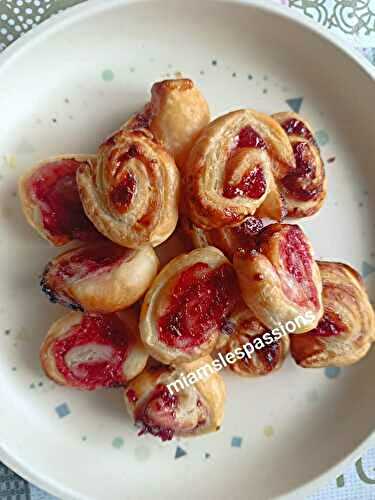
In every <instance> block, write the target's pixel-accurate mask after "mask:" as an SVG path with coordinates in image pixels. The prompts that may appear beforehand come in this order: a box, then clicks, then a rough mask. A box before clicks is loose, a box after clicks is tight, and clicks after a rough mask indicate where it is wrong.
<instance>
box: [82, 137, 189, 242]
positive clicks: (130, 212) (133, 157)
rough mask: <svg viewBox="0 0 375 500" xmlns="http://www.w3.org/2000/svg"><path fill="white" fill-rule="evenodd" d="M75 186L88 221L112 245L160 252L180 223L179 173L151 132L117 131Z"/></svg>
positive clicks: (85, 169)
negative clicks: (148, 247) (154, 248)
mask: <svg viewBox="0 0 375 500" xmlns="http://www.w3.org/2000/svg"><path fill="white" fill-rule="evenodd" d="M77 183H78V188H79V192H80V196H81V199H82V203H83V206H84V209H85V212H86V214H87V216H88V217H89V218H90V219H91V220H92V222H93V223H94V224H95V226H96V227H97V229H98V230H99V231H100V232H101V233H102V234H104V235H105V236H106V237H107V238H109V239H110V240H112V241H113V242H115V243H117V244H119V245H122V246H125V247H128V248H137V247H139V246H141V245H143V244H150V245H152V246H157V245H159V244H160V243H162V242H163V241H165V240H166V239H167V238H168V237H169V236H170V235H171V234H172V233H173V231H174V229H175V227H176V224H177V219H178V200H179V172H178V169H177V167H176V164H175V162H174V160H173V158H172V157H171V156H170V155H169V154H168V153H167V152H166V151H165V150H164V148H163V147H162V146H160V145H159V144H157V143H156V142H155V141H154V140H153V138H152V135H151V134H150V132H148V131H146V130H142V131H137V130H136V131H127V130H119V131H118V132H116V133H114V134H113V135H112V136H111V137H109V138H108V139H107V140H106V142H104V144H102V145H101V146H100V148H99V152H98V157H97V163H96V166H95V165H88V164H87V165H82V166H81V167H80V168H79V169H78V171H77Z"/></svg>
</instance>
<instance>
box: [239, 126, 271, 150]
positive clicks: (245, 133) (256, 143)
mask: <svg viewBox="0 0 375 500" xmlns="http://www.w3.org/2000/svg"><path fill="white" fill-rule="evenodd" d="M266 147H267V146H266V143H265V142H264V140H263V139H262V138H261V137H260V135H259V134H258V133H257V132H255V130H254V129H253V128H252V127H245V128H243V129H242V130H241V131H240V133H239V134H238V138H237V141H236V149H238V148H256V149H266Z"/></svg>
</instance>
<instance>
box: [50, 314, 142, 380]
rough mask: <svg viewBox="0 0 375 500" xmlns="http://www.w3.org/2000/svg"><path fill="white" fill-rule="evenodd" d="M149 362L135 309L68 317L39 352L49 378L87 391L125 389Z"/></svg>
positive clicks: (55, 328) (61, 320)
mask: <svg viewBox="0 0 375 500" xmlns="http://www.w3.org/2000/svg"><path fill="white" fill-rule="evenodd" d="M147 359H148V355H147V353H146V351H145V349H144V348H143V346H142V343H141V342H140V340H139V337H138V326H137V315H136V314H135V312H134V311H133V310H132V309H127V310H126V311H124V312H122V313H118V314H117V313H115V314H106V315H103V314H82V313H80V312H71V313H68V314H66V315H65V316H63V317H62V318H60V319H59V320H57V321H56V322H55V323H54V324H53V325H52V326H51V328H50V330H49V332H48V334H47V337H46V338H45V340H44V342H43V344H42V347H41V350H40V360H41V364H42V368H43V369H44V371H45V372H46V374H47V376H48V377H50V378H51V379H52V380H54V381H55V382H57V383H58V384H62V385H67V386H70V387H75V388H77V389H84V390H93V389H98V388H100V387H117V386H121V385H124V384H126V383H127V382H128V381H129V380H131V379H132V378H134V377H136V376H137V375H138V374H139V373H141V371H142V370H143V369H144V367H145V366H146V363H147Z"/></svg>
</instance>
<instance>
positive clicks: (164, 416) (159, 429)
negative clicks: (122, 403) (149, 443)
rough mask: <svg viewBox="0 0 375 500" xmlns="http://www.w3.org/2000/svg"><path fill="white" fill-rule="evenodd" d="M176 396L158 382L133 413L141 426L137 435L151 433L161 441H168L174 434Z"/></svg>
mask: <svg viewBox="0 0 375 500" xmlns="http://www.w3.org/2000/svg"><path fill="white" fill-rule="evenodd" d="M177 404H178V397H177V396H175V395H172V394H170V392H169V391H168V389H167V387H166V386H165V385H162V384H158V385H157V386H156V387H155V389H154V391H153V392H152V393H151V396H150V397H149V398H148V400H147V401H146V403H145V404H144V405H142V406H141V407H140V408H139V409H138V411H136V414H135V422H136V424H138V425H139V426H140V427H141V430H140V431H139V434H138V435H139V436H141V435H142V434H146V433H148V434H152V435H153V436H158V437H160V439H161V440H162V441H169V440H171V439H172V438H173V435H174V430H173V427H174V423H175V420H176V408H177Z"/></svg>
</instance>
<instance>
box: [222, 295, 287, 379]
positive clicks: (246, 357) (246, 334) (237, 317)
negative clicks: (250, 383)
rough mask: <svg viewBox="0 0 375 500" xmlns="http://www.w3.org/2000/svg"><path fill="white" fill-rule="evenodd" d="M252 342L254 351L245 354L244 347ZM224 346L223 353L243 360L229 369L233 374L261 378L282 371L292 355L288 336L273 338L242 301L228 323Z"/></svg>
mask: <svg viewBox="0 0 375 500" xmlns="http://www.w3.org/2000/svg"><path fill="white" fill-rule="evenodd" d="M223 337H224V339H223ZM225 337H226V338H225ZM249 342H250V343H251V344H252V345H253V346H254V349H250V347H249V348H248V351H247V352H246V350H244V348H243V346H244V345H246V344H248V343H249ZM221 344H224V345H222V347H221V349H220V351H221V352H222V353H223V354H228V353H233V354H235V355H237V357H238V358H240V357H241V359H237V360H235V362H234V363H230V364H229V365H228V366H229V368H230V369H231V370H232V371H233V372H234V373H236V374H238V375H242V376H244V377H259V376H263V375H268V374H269V373H272V372H275V371H277V370H279V369H280V368H281V366H282V364H283V363H284V360H285V358H286V356H287V354H288V352H289V344H290V341H289V337H288V335H283V336H281V335H278V336H277V337H276V336H274V335H272V334H271V332H270V331H269V330H268V328H266V327H265V326H264V325H262V323H260V322H259V321H258V320H257V319H256V317H255V316H254V313H253V312H252V311H251V310H250V309H249V308H248V307H247V306H246V305H245V304H244V303H243V302H242V301H240V302H239V303H238V305H237V306H236V308H235V310H234V311H233V312H232V314H231V315H230V317H229V318H228V320H227V322H226V325H225V333H223V334H222V336H221Z"/></svg>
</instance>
